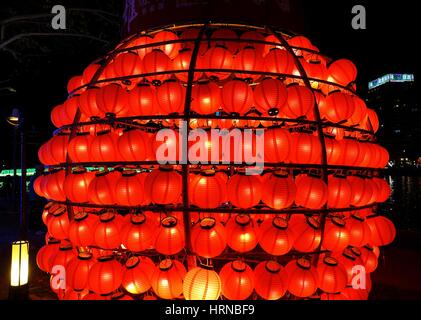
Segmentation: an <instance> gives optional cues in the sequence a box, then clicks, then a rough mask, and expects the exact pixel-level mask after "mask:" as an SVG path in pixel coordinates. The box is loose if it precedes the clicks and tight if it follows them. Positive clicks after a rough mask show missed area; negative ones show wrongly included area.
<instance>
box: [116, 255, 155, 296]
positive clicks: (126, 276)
mask: <svg viewBox="0 0 421 320" xmlns="http://www.w3.org/2000/svg"><path fill="white" fill-rule="evenodd" d="M154 271H155V264H154V263H153V262H152V260H151V259H149V258H148V257H130V258H129V259H128V260H127V262H126V265H125V268H124V273H123V280H122V285H123V287H124V289H126V291H128V292H129V293H131V294H142V293H144V292H146V291H148V290H149V289H150V288H151V278H152V274H153V272H154Z"/></svg>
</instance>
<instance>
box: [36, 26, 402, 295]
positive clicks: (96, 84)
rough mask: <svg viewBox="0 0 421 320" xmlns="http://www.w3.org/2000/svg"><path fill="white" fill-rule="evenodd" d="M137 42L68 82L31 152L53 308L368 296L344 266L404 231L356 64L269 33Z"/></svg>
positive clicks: (219, 29) (249, 30)
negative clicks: (392, 214) (60, 278)
mask: <svg viewBox="0 0 421 320" xmlns="http://www.w3.org/2000/svg"><path fill="white" fill-rule="evenodd" d="M132 32H133V35H132V36H130V37H129V38H128V39H126V40H124V41H122V42H121V43H120V44H119V45H118V46H117V47H116V48H115V49H114V50H111V51H110V52H108V53H107V55H106V56H104V57H103V58H101V59H97V60H95V61H96V62H94V63H91V64H90V65H88V66H87V67H86V68H83V69H82V70H80V72H79V74H81V75H79V76H76V77H73V78H72V79H71V80H70V81H69V83H68V89H69V92H70V94H69V96H68V98H67V99H66V100H65V101H61V103H59V104H57V105H56V106H55V107H54V108H52V110H51V121H52V123H53V125H54V126H55V128H56V130H55V131H54V134H53V137H52V138H51V139H50V140H48V141H47V142H46V143H45V144H43V145H42V146H41V147H40V149H39V152H38V156H39V160H40V161H41V163H42V164H44V165H45V166H47V167H46V168H45V170H44V172H42V173H41V174H40V176H39V177H37V178H36V180H35V182H34V190H35V192H36V193H37V194H38V195H40V196H43V197H45V198H47V199H48V201H49V202H50V203H49V204H48V205H47V206H45V208H44V209H43V210H42V218H43V221H44V223H45V224H46V226H47V228H48V232H47V233H46V236H45V241H46V243H47V245H46V246H44V247H43V248H42V249H41V250H40V252H39V254H38V256H37V263H38V265H39V266H40V268H41V269H42V270H44V271H46V272H51V271H52V264H53V263H54V264H66V265H68V266H69V268H70V271H71V272H70V274H69V279H70V280H69V282H68V283H69V285H68V288H66V289H65V290H63V289H60V290H57V289H56V286H55V283H54V281H56V280H55V279H54V277H52V278H51V279H50V281H51V288H52V290H53V291H54V292H55V293H56V295H57V297H58V298H59V299H67V300H71V299H97V300H133V299H135V300H141V299H143V300H151V299H155V300H156V299H158V298H160V299H198V300H201V299H218V298H219V297H222V299H268V300H275V299H281V298H283V297H284V296H285V295H286V298H287V299H294V300H296V299H308V300H312V299H318V298H320V299H322V300H325V299H327V300H337V299H349V300H353V299H367V298H368V297H369V293H370V289H371V280H370V278H369V277H368V278H367V289H365V290H354V289H353V288H351V285H352V269H353V268H354V267H355V266H358V265H362V266H364V267H365V268H366V271H367V272H368V273H370V272H374V271H375V269H376V267H377V259H378V257H379V248H378V246H385V245H388V244H390V243H391V242H392V241H393V239H394V237H395V236H396V230H395V227H394V226H393V224H392V222H391V221H390V220H389V219H388V218H385V217H382V216H381V215H379V214H378V212H377V211H378V209H379V208H380V209H381V206H379V204H380V203H381V202H384V201H386V200H387V198H388V197H389V195H390V192H391V189H390V186H389V185H388V182H387V181H386V180H384V179H383V178H382V175H381V173H380V169H382V168H385V167H386V166H387V165H388V162H389V154H388V152H387V150H386V149H385V148H384V147H382V146H381V145H379V143H378V142H377V141H378V139H377V137H376V132H377V131H378V130H379V128H380V123H379V117H378V115H377V114H376V112H375V111H374V110H373V109H370V108H369V107H370V106H367V105H366V103H365V101H364V100H363V99H361V98H360V97H358V96H357V92H356V83H357V79H356V76H357V69H356V66H355V65H354V64H353V63H352V62H351V61H349V60H346V59H340V58H341V57H333V59H332V58H330V57H327V56H325V55H324V53H323V52H322V51H321V50H319V48H318V47H316V46H315V45H314V44H313V43H312V42H311V40H309V39H308V38H306V37H305V36H302V35H299V36H296V35H294V34H292V33H289V32H288V31H287V30H282V31H278V30H276V29H274V28H263V27H261V26H247V25H244V24H242V25H239V24H232V23H229V22H224V23H223V24H221V23H219V22H216V23H215V22H208V23H206V24H202V25H200V23H198V22H195V24H194V25H192V24H186V25H184V24H173V25H171V24H169V25H167V26H166V27H165V28H159V27H156V28H153V29H151V30H132ZM265 41H266V43H265ZM338 58H339V59H338ZM303 71H304V72H303ZM212 129H216V130H212ZM215 133H216V134H217V135H216V139H214V138H215ZM263 138H264V139H263ZM209 156H210V157H209ZM209 160H211V161H209ZM76 248H77V251H76ZM78 253H79V255H78ZM164 256H165V257H164ZM273 257H278V258H277V259H276V262H275V261H274V260H273ZM310 257H311V260H312V263H310V261H309V260H307V259H310ZM204 259H206V260H204ZM209 259H212V260H214V261H212V260H209ZM278 259H279V260H278ZM219 261H224V263H223V264H220V263H219ZM245 261H247V263H249V262H250V263H252V265H250V266H252V267H253V268H254V271H252V270H251V268H250V267H249V266H247V264H246V263H245ZM67 263H68V264H67ZM281 263H282V266H281ZM183 264H185V265H186V267H187V266H188V271H189V272H188V273H187V272H186V269H185V267H184V266H183ZM283 266H286V267H285V268H284V267H283ZM344 270H345V276H344ZM186 273H187V275H186ZM52 276H54V275H52ZM344 279H345V280H344ZM345 285H348V287H344V286H345ZM317 289H318V291H317ZM253 290H255V293H254V294H253V295H252V293H253ZM286 291H289V293H288V294H287V293H286ZM316 291H317V294H315V293H316Z"/></svg>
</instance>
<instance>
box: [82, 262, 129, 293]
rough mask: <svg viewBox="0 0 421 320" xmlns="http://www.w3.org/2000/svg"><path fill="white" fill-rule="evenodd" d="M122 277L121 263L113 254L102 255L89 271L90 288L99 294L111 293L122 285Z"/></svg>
mask: <svg viewBox="0 0 421 320" xmlns="http://www.w3.org/2000/svg"><path fill="white" fill-rule="evenodd" d="M122 279H123V270H122V266H121V264H120V263H119V262H118V261H116V260H115V259H113V257H112V256H104V257H100V258H98V261H97V262H96V263H94V265H93V266H92V267H91V270H90V271H89V289H90V290H92V291H93V292H95V293H97V294H109V293H111V292H113V291H115V290H117V289H118V288H119V287H120V285H121V281H122Z"/></svg>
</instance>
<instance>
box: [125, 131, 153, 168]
mask: <svg viewBox="0 0 421 320" xmlns="http://www.w3.org/2000/svg"><path fill="white" fill-rule="evenodd" d="M149 143H150V142H149V136H148V134H147V133H146V132H144V131H141V130H137V129H134V130H127V131H125V132H124V133H123V134H122V135H121V136H120V137H118V139H117V149H118V151H119V153H120V155H121V158H122V159H123V160H124V161H145V160H146V158H147V156H148V154H147V153H148V148H149Z"/></svg>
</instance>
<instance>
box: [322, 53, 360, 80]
mask: <svg viewBox="0 0 421 320" xmlns="http://www.w3.org/2000/svg"><path fill="white" fill-rule="evenodd" d="M328 72H329V78H328V81H330V82H336V83H338V84H340V85H343V86H347V85H348V84H350V83H351V82H354V81H355V79H357V67H356V66H355V65H354V63H353V62H352V61H350V60H348V59H339V60H336V61H334V62H333V63H331V64H330V65H329V68H328Z"/></svg>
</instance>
